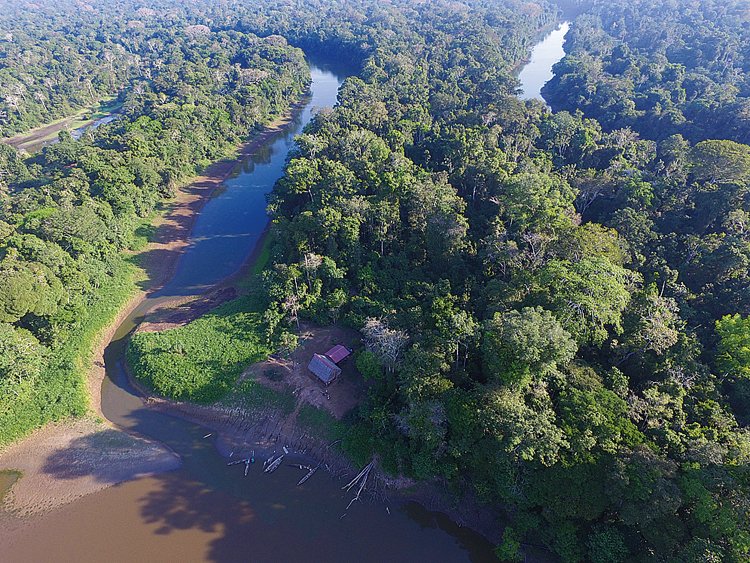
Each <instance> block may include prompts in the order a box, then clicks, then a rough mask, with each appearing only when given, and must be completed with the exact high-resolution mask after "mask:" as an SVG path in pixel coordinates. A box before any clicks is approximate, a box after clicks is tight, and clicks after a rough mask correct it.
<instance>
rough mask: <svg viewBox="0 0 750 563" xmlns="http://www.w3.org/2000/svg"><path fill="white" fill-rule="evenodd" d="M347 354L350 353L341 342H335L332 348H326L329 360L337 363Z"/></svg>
mask: <svg viewBox="0 0 750 563" xmlns="http://www.w3.org/2000/svg"><path fill="white" fill-rule="evenodd" d="M349 354H351V352H349V350H348V349H347V348H346V347H345V346H342V345H341V344H336V346H334V347H333V348H331V349H330V350H328V352H326V356H328V357H329V358H331V360H333V361H334V362H335V363H339V362H340V361H341V360H343V359H344V358H346V357H347V356H348V355H349Z"/></svg>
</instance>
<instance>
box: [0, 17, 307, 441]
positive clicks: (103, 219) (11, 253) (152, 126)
mask: <svg viewBox="0 0 750 563" xmlns="http://www.w3.org/2000/svg"><path fill="white" fill-rule="evenodd" d="M120 25H121V26H122V27H121V28H120V32H122V30H124V29H125V28H127V29H129V31H128V32H127V33H128V38H129V41H130V47H129V50H130V51H134V52H135V54H133V57H134V58H135V60H137V64H138V68H139V74H137V75H134V76H132V77H131V78H130V81H129V82H128V88H127V89H126V90H124V91H123V92H122V93H121V95H120V96H121V100H122V102H123V106H122V110H121V116H120V117H119V119H117V120H116V121H114V122H112V123H110V124H108V125H105V126H102V127H99V128H98V129H96V130H95V131H94V132H91V133H87V134H86V135H84V137H83V138H82V139H81V140H80V141H74V140H73V139H72V138H71V137H70V135H69V134H67V133H62V134H61V137H60V142H59V143H57V144H55V145H52V146H49V147H47V148H45V149H44V150H43V151H42V152H41V153H40V154H36V155H31V156H21V155H19V154H18V153H17V152H16V151H15V150H14V149H13V148H11V147H9V146H7V145H0V170H2V176H0V178H1V180H0V182H1V183H0V333H2V338H0V443H3V442H7V441H8V440H10V439H12V438H15V437H17V436H19V435H22V434H23V433H24V432H26V431H28V430H29V429H31V428H33V427H35V426H38V425H39V424H41V423H44V422H46V421H49V420H53V419H58V418H60V417H64V416H67V415H70V414H82V413H84V412H85V410H86V405H87V400H86V397H85V391H84V389H85V388H84V379H83V377H82V375H83V374H84V373H85V371H86V370H85V368H84V367H83V366H81V365H80V361H81V358H83V357H85V354H86V348H87V346H88V347H90V346H91V341H92V339H93V338H94V337H95V336H96V331H97V328H100V327H102V326H103V325H104V324H105V323H106V322H107V321H108V319H109V318H111V317H113V316H114V313H115V312H116V311H117V307H119V306H121V304H122V303H123V301H124V300H125V299H126V298H127V296H128V293H129V292H132V291H133V289H134V287H135V286H134V284H133V282H132V277H133V269H132V266H131V267H129V265H128V264H127V263H126V262H125V261H124V259H123V256H122V255H121V251H122V250H123V249H127V248H131V247H133V246H134V245H135V244H137V243H138V241H139V237H138V236H137V232H138V228H139V227H140V226H141V225H143V224H144V221H145V219H146V218H148V217H149V216H150V215H151V214H152V213H153V212H154V210H155V208H156V206H157V205H158V203H159V202H160V201H161V200H162V199H163V198H166V197H169V196H171V195H173V192H174V189H175V188H176V187H177V186H179V185H180V184H182V183H184V182H185V181H186V180H188V179H189V178H191V177H192V176H194V175H195V174H196V172H198V171H200V170H201V169H202V168H203V167H204V166H205V165H207V164H208V163H210V162H212V161H214V160H217V159H219V158H221V157H223V156H226V155H228V154H231V152H232V151H233V149H234V148H235V146H236V144H237V143H238V142H239V141H240V140H242V139H244V138H245V137H246V136H247V134H248V132H251V131H253V130H254V129H255V128H256V127H258V126H259V125H262V124H263V123H265V122H267V121H268V120H269V119H270V118H272V117H273V116H276V115H279V114H280V113H282V112H284V111H286V110H287V109H288V107H289V105H290V103H292V102H294V101H296V100H298V99H299V98H300V97H301V96H302V95H303V94H304V93H305V91H306V89H307V85H308V82H309V71H308V68H307V63H306V62H305V60H304V58H303V55H302V52H301V51H300V50H298V49H296V48H292V47H290V46H288V44H287V43H286V41H285V40H284V39H283V38H280V37H268V38H265V39H261V38H258V37H255V36H253V35H250V34H246V33H239V32H236V31H220V32H213V31H210V30H209V29H208V28H207V27H206V28H204V27H200V26H195V25H193V24H188V23H186V22H184V21H183V22H182V25H180V26H178V27H172V28H167V27H165V23H164V22H163V21H161V20H155V21H154V23H153V24H150V25H148V26H146V25H144V26H142V27H141V26H132V25H126V23H125V22H120ZM84 29H87V28H84ZM117 30H118V27H117V25H116V22H113V21H109V23H108V27H107V31H106V32H105V31H102V32H101V33H102V35H105V34H107V33H109V34H111V36H110V38H112V37H115V36H117V35H118V33H120V32H118V31H117ZM87 31H88V32H89V33H92V34H94V33H95V29H87ZM55 32H56V30H55V29H54V28H53V30H52V33H51V34H50V35H54V33H55ZM25 37H26V36H21V38H22V39H19V41H21V40H25ZM69 40H70V41H75V39H73V38H69ZM112 40H114V39H112ZM133 45H139V46H140V49H141V50H140V51H136V50H135V49H134V47H133ZM16 70H17V69H16Z"/></svg>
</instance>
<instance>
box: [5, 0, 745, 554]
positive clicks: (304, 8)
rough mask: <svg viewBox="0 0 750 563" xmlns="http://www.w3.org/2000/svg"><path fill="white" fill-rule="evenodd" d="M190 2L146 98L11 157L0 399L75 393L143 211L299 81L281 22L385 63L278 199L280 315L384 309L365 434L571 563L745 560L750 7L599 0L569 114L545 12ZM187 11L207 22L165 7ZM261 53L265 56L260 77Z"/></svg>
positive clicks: (365, 71)
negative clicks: (70, 371) (526, 83)
mask: <svg viewBox="0 0 750 563" xmlns="http://www.w3.org/2000/svg"><path fill="white" fill-rule="evenodd" d="M170 6H171V4H170ZM174 6H175V7H172V8H169V9H167V8H165V7H164V6H162V7H159V6H155V8H154V14H152V15H150V16H148V17H147V18H146V19H147V20H148V21H149V22H152V23H149V24H143V25H144V26H145V27H144V28H143V30H142V31H140V32H139V33H143V34H144V36H143V38H142V40H141V41H135V42H134V44H139V45H141V49H142V51H139V52H140V53H141V54H140V57H141V60H142V61H145V62H141V63H139V65H140V67H139V68H143V69H152V70H150V71H146V70H142V71H139V74H140V76H142V77H145V78H141V79H139V78H132V77H131V78H127V77H124V78H123V80H125V81H126V82H125V83H126V84H128V87H127V88H125V90H123V92H122V94H120V95H121V96H122V97H123V100H124V101H125V105H124V108H125V109H124V111H125V117H124V118H123V119H121V120H118V121H116V122H114V123H112V124H110V125H108V126H105V127H102V128H101V130H97V132H96V133H95V134H93V135H91V136H88V137H86V138H84V139H83V140H82V141H81V142H74V141H72V140H70V139H66V138H64V139H63V140H62V142H61V143H59V144H58V145H55V146H54V147H50V148H48V149H46V150H45V152H44V153H43V154H41V155H39V156H37V157H31V158H29V157H27V158H22V157H19V155H17V154H16V153H15V152H14V151H13V150H12V149H9V148H3V160H2V164H1V165H0V166H1V169H2V171H3V176H2V178H3V182H4V187H3V192H2V193H3V196H2V197H3V198H4V199H3V203H2V205H3V208H2V209H3V212H2V215H1V216H0V218H1V219H2V221H3V222H2V223H0V229H3V230H5V231H6V232H7V235H5V236H4V238H3V247H2V252H3V254H2V256H3V262H2V266H0V267H2V268H3V269H4V271H6V272H10V273H11V274H10V275H6V276H4V277H2V278H0V283H2V284H5V287H0V304H1V305H2V308H0V314H1V315H3V318H1V319H0V321H3V324H0V327H2V328H1V329H0V330H2V331H4V336H3V339H2V341H0V346H2V347H3V348H2V349H0V354H1V358H0V362H2V363H0V375H2V381H3V383H2V384H3V393H5V396H4V397H3V400H4V401H5V402H4V403H2V404H4V405H5V409H6V410H5V414H4V415H3V412H2V411H0V417H3V416H5V417H8V416H10V414H9V413H11V412H13V410H12V409H16V408H17V407H16V406H15V404H14V403H15V401H16V399H14V398H13V396H14V395H13V394H19V393H23V392H24V391H23V389H25V387H24V386H28V387H30V388H35V389H46V388H47V386H48V385H49V377H48V376H47V375H45V374H47V373H48V372H49V366H52V365H54V364H53V363H50V361H49V358H50V357H52V356H54V353H55V350H56V346H57V344H56V343H59V342H62V341H65V339H66V338H67V334H68V333H69V332H70V331H71V330H72V329H71V328H70V327H72V326H75V324H76V323H78V322H80V321H79V320H78V319H79V316H80V312H81V311H82V309H83V308H84V307H85V303H86V299H88V298H89V297H90V296H91V295H94V294H96V290H95V288H96V287H101V286H102V285H103V284H104V283H105V280H106V279H108V278H107V274H108V273H111V272H114V271H116V266H117V260H118V259H117V256H118V254H117V251H118V250H119V249H122V248H125V247H127V246H128V245H129V244H131V241H132V233H133V232H134V228H135V227H136V226H137V224H138V221H139V217H145V216H147V215H148V213H149V212H150V211H151V210H152V209H153V207H154V205H155V203H156V202H157V201H158V199H159V198H160V197H162V196H163V195H164V194H166V193H169V191H170V187H173V186H174V185H176V184H177V183H179V181H180V180H181V179H184V178H185V177H187V176H189V175H190V174H191V173H192V172H193V171H194V170H195V166H196V165H199V164H201V163H205V162H207V161H209V160H211V159H212V158H215V157H216V156H218V155H219V154H221V152H222V149H225V148H226V147H227V146H229V145H231V143H232V142H235V141H236V140H237V139H239V138H240V137H241V136H242V134H243V133H244V132H246V131H247V130H248V128H249V127H251V126H252V125H253V124H254V123H257V122H258V121H262V120H263V119H264V118H266V117H267V116H268V115H270V114H271V113H273V112H274V111H277V110H279V109H280V108H282V107H283V106H284V103H285V102H286V101H288V100H290V99H293V98H294V97H295V96H296V95H298V94H299V93H300V92H301V91H302V90H303V87H304V84H305V80H306V79H305V75H306V73H305V70H304V67H305V65H304V62H303V60H302V58H301V54H300V53H299V51H296V50H294V49H291V48H289V47H288V46H286V44H285V42H284V41H283V40H281V39H279V38H277V37H272V38H271V39H265V40H263V39H256V38H254V37H253V36H252V35H248V34H258V35H261V36H269V35H275V34H278V35H281V36H283V37H286V38H287V40H288V41H290V42H291V44H293V45H298V46H302V47H304V48H305V49H307V50H308V51H310V52H311V53H313V54H318V55H324V54H327V55H328V56H329V57H330V56H333V57H335V56H339V57H341V58H348V59H350V60H351V61H352V62H356V63H358V64H359V67H360V68H361V72H360V73H359V74H358V75H357V76H353V77H351V78H349V79H347V80H346V82H345V83H344V85H343V87H342V88H341V91H340V93H339V104H338V106H337V107H336V108H334V109H333V110H332V111H326V112H321V113H319V114H318V115H317V117H316V118H315V120H314V121H313V123H312V125H311V126H310V127H309V128H308V130H307V131H306V132H305V133H304V134H303V135H301V136H300V137H299V140H298V148H297V150H296V152H295V153H294V154H293V156H292V158H291V159H290V160H289V162H288V165H287V169H286V174H285V177H284V178H283V179H282V180H281V181H280V182H279V183H278V184H277V186H276V189H275V190H274V193H273V194H272V197H271V199H270V202H269V212H270V214H271V216H272V219H273V236H272V239H273V241H274V246H273V248H272V261H271V265H270V266H269V267H268V268H267V270H266V271H265V272H264V274H263V284H262V288H261V293H262V295H261V297H262V299H263V300H264V303H263V305H264V306H263V307H262V310H263V313H262V325H263V328H262V329H263V330H265V331H266V332H267V333H268V334H269V335H273V334H278V333H280V332H281V331H287V330H290V329H292V330H293V326H294V325H293V319H294V318H295V317H296V316H297V315H300V316H303V317H306V318H309V319H312V320H314V321H316V322H318V323H322V324H330V323H335V322H339V323H345V324H348V325H350V326H352V327H354V328H356V329H358V330H360V331H361V332H362V335H363V338H364V340H365V342H366V344H367V346H366V350H365V351H364V352H362V353H361V354H360V355H359V356H358V357H357V359H356V361H357V366H358V368H359V370H360V372H361V373H362V374H363V377H365V378H366V380H367V382H368V385H369V392H368V396H367V398H366V400H365V401H364V402H363V404H361V405H360V406H359V407H358V409H356V411H355V412H354V413H352V414H351V416H350V419H349V421H348V422H349V424H350V430H349V432H348V435H347V437H346V439H345V441H344V447H345V448H346V449H347V451H349V452H350V454H351V455H352V456H354V457H357V458H359V457H369V456H370V455H371V454H372V453H373V452H374V453H377V454H378V458H379V460H380V464H381V466H382V467H383V469H384V470H386V471H388V472H392V473H401V474H405V475H408V476H411V477H415V478H418V479H437V480H439V481H440V482H443V483H445V484H446V485H447V486H448V487H449V488H450V489H451V490H453V491H455V492H456V494H458V495H466V496H467V498H470V499H472V500H475V501H477V502H480V503H484V504H486V505H487V506H490V507H493V508H494V509H496V510H497V512H498V513H502V514H504V515H505V516H506V517H508V520H509V522H510V525H509V526H508V527H507V528H506V529H505V532H504V540H503V543H502V545H500V546H499V547H498V555H499V556H500V557H501V558H503V559H506V560H514V559H517V558H519V557H520V555H519V553H520V552H519V549H520V547H521V544H522V543H524V542H530V543H535V544H542V545H544V546H546V547H548V548H549V549H550V550H552V551H553V552H554V553H556V554H557V555H558V556H560V557H561V558H562V560H564V561H584V560H586V561H595V562H609V561H614V562H616V561H695V562H698V561H738V562H739V561H746V560H747V558H748V556H750V432H748V428H747V426H748V424H749V423H750V357H749V355H748V349H750V318H749V315H750V283H749V282H750V280H748V265H750V228H749V227H748V213H750V196H749V193H750V191H749V189H748V188H749V187H750V147H748V146H747V145H745V144H741V142H742V141H745V142H746V141H748V140H749V139H748V137H747V134H748V133H747V125H746V121H743V120H745V118H746V112H747V101H746V96H747V87H748V86H747V84H746V82H745V81H746V80H747V78H746V74H745V72H746V70H747V68H746V66H747V63H745V62H744V61H746V60H747V58H746V52H747V48H748V47H747V45H748V42H747V41H746V34H747V29H748V27H747V25H746V24H745V23H743V20H742V17H743V13H742V12H741V11H740V7H741V4H740V3H736V4H734V3H726V2H725V3H721V4H720V3H719V2H701V3H698V2H679V3H678V2H675V3H673V4H667V5H665V4H661V3H656V2H646V1H645V0H637V1H635V2H628V3H624V2H597V1H594V2H590V3H586V4H581V5H580V6H579V9H580V10H581V14H580V15H579V16H578V17H577V19H576V20H575V21H574V23H573V31H572V33H571V35H570V36H569V38H570V39H569V42H568V44H569V51H568V52H569V55H568V57H566V59H564V60H563V61H562V62H561V63H560V64H559V65H558V67H557V69H556V70H557V73H558V74H557V77H556V78H555V80H553V82H552V83H550V85H549V86H548V87H547V88H546V90H545V92H546V94H547V95H548V96H549V100H550V103H551V105H552V106H553V108H555V109H561V108H562V109H564V110H567V111H558V112H556V113H551V112H550V111H549V110H547V109H546V108H545V106H544V104H543V103H541V102H538V101H531V102H522V101H520V100H518V99H517V97H516V95H515V94H516V91H517V86H518V84H517V80H516V79H515V78H514V76H513V71H514V69H515V68H516V67H517V66H518V65H519V64H520V63H521V62H522V61H523V59H524V58H525V57H527V56H528V50H529V48H530V46H531V45H532V44H533V42H534V38H535V37H537V35H538V33H539V31H540V30H542V29H544V28H547V27H549V25H550V24H552V23H553V22H554V21H555V18H556V16H557V12H556V9H555V8H554V7H553V6H551V5H548V4H544V3H523V2H515V1H514V0H496V1H490V0H486V1H480V0H470V1H465V2H463V3H453V2H445V3H443V2H434V3H416V2H414V3H411V2H407V1H405V0H404V1H401V0H395V1H392V2H389V3H380V2H375V1H374V0H371V1H370V0H357V1H352V2H346V1H344V0H340V1H334V2H322V1H316V0H310V1H309V2H306V3H302V4H299V3H297V2H292V1H289V2H286V1H280V2H269V3H267V4H266V3H265V2H259V3H257V5H254V6H253V7H252V9H248V8H247V7H244V6H242V5H240V4H234V3H232V2H226V3H217V4H216V5H214V4H211V3H206V4H205V5H203V6H195V7H193V6H191V5H189V4H176V5H174ZM135 8H136V7H135V6H133V7H132V10H133V11H135ZM682 8H684V9H682ZM127 10H128V5H127V2H126V3H124V4H119V5H118V7H117V9H116V10H115V11H116V12H117V13H118V14H119V13H120V12H123V13H125V14H127ZM167 14H169V16H167ZM186 14H187V15H186ZM92 17H93V16H92ZM118 17H119V16H118ZM167 17H171V18H181V19H179V21H185V22H189V23H190V24H191V25H208V26H209V28H210V29H209V31H210V33H206V30H205V29H203V28H192V29H193V33H190V34H188V33H186V32H184V31H180V32H175V31H174V28H175V26H169V29H170V31H169V32H167V31H166V30H164V29H161V30H158V29H152V27H156V28H158V27H159V25H162V24H160V23H159V22H163V21H165V20H164V19H163V18H167ZM148 18H151V19H148ZM130 19H131V16H127V15H125V16H123V17H122V20H121V21H130ZM132 19H136V18H135V16H132ZM116 20H117V19H116V18H115V20H114V21H116ZM92 21H96V18H95V17H93V20H92ZM141 23H143V22H141ZM90 25H92V26H94V27H96V25H95V24H94V23H91V24H90ZM113 25H115V23H113V21H108V22H107V23H106V24H104V23H102V24H101V26H102V27H103V28H109V27H110V26H113ZM129 29H130V30H133V29H135V30H137V29H139V28H138V26H129ZM196 31H198V32H197V33H196ZM130 33H131V31H128V33H127V34H125V36H128V35H129V34H130ZM133 33H135V32H133ZM149 33H153V34H155V35H157V36H158V39H159V41H150V40H149V39H147V38H148V37H150V35H149ZM110 40H112V41H114V39H110ZM119 40H121V41H124V40H123V39H119ZM153 45H156V47H154V46H153ZM195 53H201V54H202V55H201V56H200V57H198V56H194V54H195ZM149 60H153V61H154V62H153V64H149V63H148V61H149ZM156 60H158V61H160V62H159V64H156ZM206 60H209V61H212V62H211V63H206ZM235 63H237V64H239V66H240V68H252V69H256V68H261V69H264V70H265V71H266V74H264V75H263V76H264V79H265V82H262V84H264V85H265V86H264V87H263V88H262V89H260V91H261V92H262V93H263V95H261V96H258V95H257V90H254V89H255V88H257V87H258V86H257V85H256V84H255V82H254V81H253V80H251V81H250V84H248V83H246V82H243V81H242V80H239V79H238V78H236V77H238V76H242V75H243V73H240V72H239V71H237V73H233V71H235V70H237V67H236V65H235ZM128 68H129V69H130V70H128V72H132V68H133V67H128ZM214 68H219V69H226V71H225V72H223V73H221V72H219V73H214V72H213V69H214ZM18 71H19V69H17V68H16V69H15V70H14V72H18ZM148 72H151V73H152V74H151V75H150V76H149V75H148ZM250 74H251V76H253V77H256V78H257V76H258V73H257V72H255V73H250ZM125 75H127V73H125ZM217 76H219V77H220V78H219V79H218V81H217V80H216V79H215V77H217ZM233 77H235V78H233ZM127 80H130V82H127ZM248 88H250V89H253V92H252V93H248V92H247V91H246V89H248ZM259 100H266V102H263V103H268V104H269V105H268V106H261V107H260V108H259V109H258V110H257V111H253V106H252V105H248V103H250V102H251V101H252V102H251V103H252V104H255V103H260V102H259ZM269 100H277V103H276V104H273V103H272V102H270V101H269ZM178 102H179V103H178ZM579 110H580V111H579ZM743 112H744V113H743ZM215 115H218V116H221V117H222V119H218V120H217V119H214V118H213V117H212V116H215ZM743 123H744V125H743ZM729 125H731V126H729ZM174 131H179V132H180V134H177V135H174V134H173V132H174ZM105 224H107V225H109V226H110V227H114V226H116V227H117V228H108V229H107V228H104V227H103V226H102V225H105ZM82 225H85V227H83V226H82ZM110 277H111V276H110ZM9 284H13V287H11V286H10V285H9ZM63 287H73V288H77V289H76V291H74V292H72V297H70V298H69V297H68V296H67V295H68V294H67V293H65V292H63V290H62V288H63ZM19 288H23V291H21V290H20V289H19ZM239 317H242V315H239ZM242 318H243V319H244V320H243V321H242V322H247V317H242ZM216 322H218V321H216ZM222 322H223V321H222ZM252 324H253V326H255V325H256V324H257V323H255V320H254V319H253V323H252ZM5 335H7V336H5ZM6 343H10V344H6ZM19 365H22V366H24V368H25V369H24V370H22V371H21V373H19V370H18V368H17V366H19ZM27 372H28V373H27ZM43 400H44V399H43ZM12 401H13V402H12ZM11 405H13V407H11Z"/></svg>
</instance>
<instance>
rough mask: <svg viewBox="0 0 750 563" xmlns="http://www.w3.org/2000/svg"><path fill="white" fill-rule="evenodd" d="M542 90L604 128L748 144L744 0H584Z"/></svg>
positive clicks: (558, 105) (749, 29)
mask: <svg viewBox="0 0 750 563" xmlns="http://www.w3.org/2000/svg"><path fill="white" fill-rule="evenodd" d="M578 4H579V5H580V6H579V8H578V9H580V7H581V6H583V7H584V9H585V11H584V13H583V15H581V16H580V17H578V18H577V19H575V20H574V22H573V25H572V28H571V32H570V33H569V34H568V36H567V37H566V45H565V51H566V53H567V56H566V57H565V58H564V59H563V60H562V61H561V62H560V63H558V65H557V67H556V68H555V78H554V79H553V80H552V81H550V82H549V83H548V84H547V85H546V87H545V89H544V95H545V98H546V99H547V101H548V102H549V103H550V104H551V105H552V107H553V108H554V109H555V110H568V111H571V112H573V111H575V110H577V109H580V110H582V111H583V112H584V113H585V115H586V116H587V117H594V118H596V119H597V120H599V122H600V123H601V124H602V126H603V127H604V128H605V129H607V130H611V129H622V128H625V127H631V128H633V129H635V130H636V131H638V132H639V133H640V135H641V136H643V137H645V138H648V139H654V140H663V139H666V138H667V137H669V136H671V135H674V134H681V135H682V136H684V137H685V138H687V139H689V140H690V141H692V142H698V141H702V140H705V139H731V140H734V141H738V142H741V143H750V6H749V5H748V3H747V2H746V1H744V0H670V1H668V2H651V1H649V0H632V1H631V0H601V1H600V0H582V1H581V2H578Z"/></svg>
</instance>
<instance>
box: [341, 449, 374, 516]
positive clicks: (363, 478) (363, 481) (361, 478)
mask: <svg viewBox="0 0 750 563" xmlns="http://www.w3.org/2000/svg"><path fill="white" fill-rule="evenodd" d="M373 467H375V460H372V461H371V462H370V463H368V464H367V465H366V466H365V467H364V469H362V471H360V472H359V473H358V474H357V476H356V477H355V478H354V479H352V480H351V481H349V483H347V484H346V485H344V486H343V487H341V490H342V491H349V490H350V489H352V488H353V487H355V486H356V485H357V484H359V489H357V494H356V495H354V498H353V499H352V500H351V501H349V504H348V505H347V506H346V510H349V507H351V505H352V504H354V502H355V501H358V500H359V497H360V495H361V494H362V491H363V490H364V489H365V485H367V479H368V477H369V476H370V471H372V468H373Z"/></svg>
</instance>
